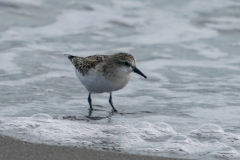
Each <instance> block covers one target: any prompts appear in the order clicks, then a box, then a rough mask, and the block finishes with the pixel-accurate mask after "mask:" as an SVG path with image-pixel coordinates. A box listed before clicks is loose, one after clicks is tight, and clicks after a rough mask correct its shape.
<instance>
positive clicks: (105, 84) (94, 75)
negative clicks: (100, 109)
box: [75, 70, 131, 93]
mask: <svg viewBox="0 0 240 160" xmlns="http://www.w3.org/2000/svg"><path fill="white" fill-rule="evenodd" d="M75 72H76V75H77V77H78V79H79V80H80V81H81V83H82V84H83V85H84V86H85V87H86V89H87V90H88V91H89V92H92V93H103V92H112V91H117V90H120V89H122V88H123V87H125V86H126V85H127V84H128V82H129V80H130V78H131V74H128V75H127V76H124V77H121V78H118V79H116V80H114V81H113V80H108V79H106V78H105V77H104V76H103V75H102V74H101V73H99V72H96V71H91V72H90V73H89V74H88V75H85V76H83V75H82V74H81V73H79V71H78V70H75Z"/></svg>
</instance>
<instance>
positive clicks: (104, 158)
mask: <svg viewBox="0 0 240 160" xmlns="http://www.w3.org/2000/svg"><path fill="white" fill-rule="evenodd" d="M0 144H1V145H0V159H1V160H33V159H34V160H43V159H46V160H66V159H69V160H75V159H76V160H80V159H83V160H93V159H98V160H113V159H114V160H177V159H175V158H165V157H153V156H143V155H133V154H123V153H116V152H108V151H99V150H92V149H83V148H77V147H66V146H54V145H45V144H34V143H29V142H24V141H20V140H16V139H13V138H10V137H7V136H2V135H0ZM178 160H179V159H178Z"/></svg>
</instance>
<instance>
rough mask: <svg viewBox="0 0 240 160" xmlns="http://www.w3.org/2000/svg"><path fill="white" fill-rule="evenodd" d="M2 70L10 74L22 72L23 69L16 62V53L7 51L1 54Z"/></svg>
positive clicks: (0, 66) (0, 67)
mask: <svg viewBox="0 0 240 160" xmlns="http://www.w3.org/2000/svg"><path fill="white" fill-rule="evenodd" d="M0 56H1V58H0V64H1V65H0V70H4V71H6V72H7V73H8V74H18V73H21V69H20V68H19V67H18V66H17V65H16V64H15V63H14V60H15V57H17V54H16V53H12V52H6V53H1V54H0Z"/></svg>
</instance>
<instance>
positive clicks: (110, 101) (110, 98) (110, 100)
mask: <svg viewBox="0 0 240 160" xmlns="http://www.w3.org/2000/svg"><path fill="white" fill-rule="evenodd" d="M109 103H110V105H111V106H112V109H113V111H114V112H117V110H116V109H115V108H114V106H113V103H112V92H110V96H109Z"/></svg>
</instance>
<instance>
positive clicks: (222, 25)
mask: <svg viewBox="0 0 240 160" xmlns="http://www.w3.org/2000/svg"><path fill="white" fill-rule="evenodd" d="M207 26H208V27H210V28H213V29H221V30H234V29H235V30H239V29H240V19H239V18H236V17H218V18H211V19H209V22H208V24H207Z"/></svg>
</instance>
